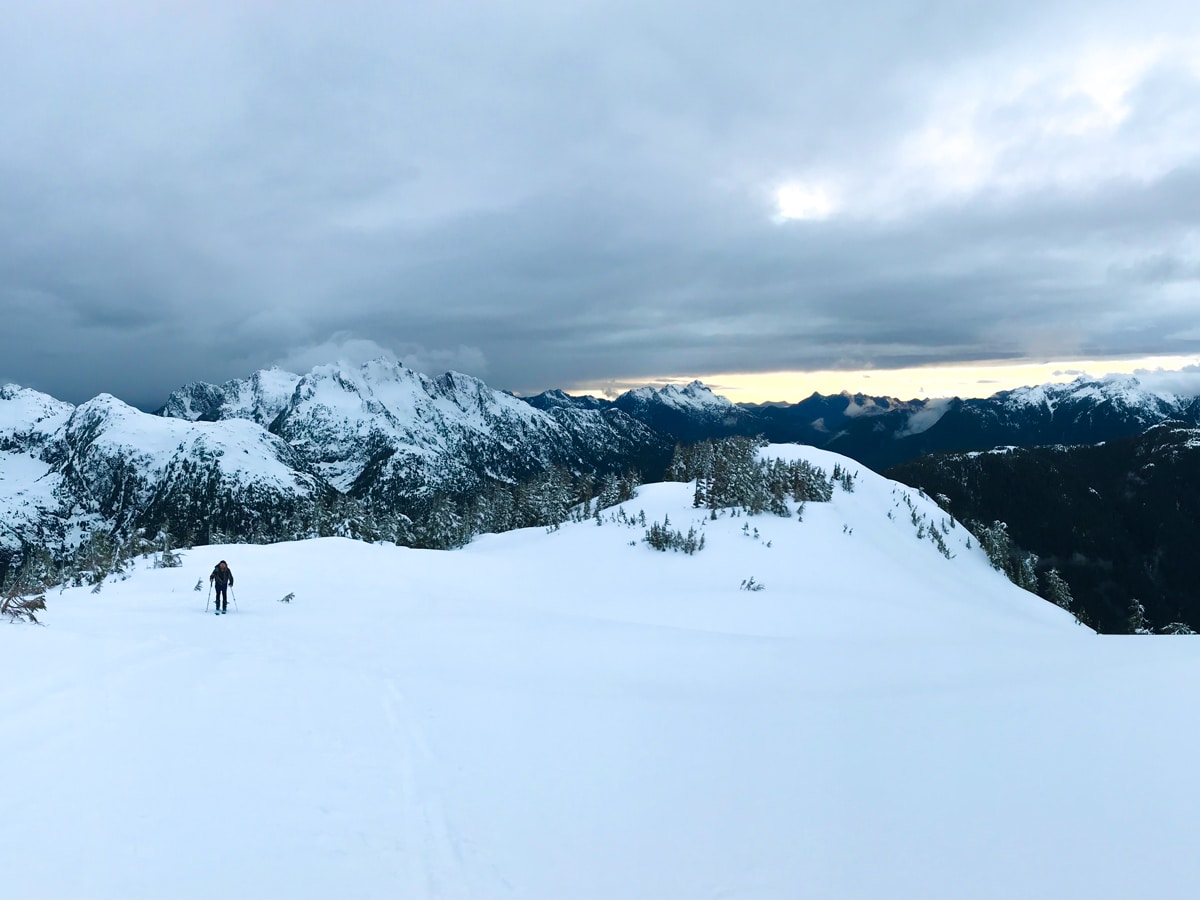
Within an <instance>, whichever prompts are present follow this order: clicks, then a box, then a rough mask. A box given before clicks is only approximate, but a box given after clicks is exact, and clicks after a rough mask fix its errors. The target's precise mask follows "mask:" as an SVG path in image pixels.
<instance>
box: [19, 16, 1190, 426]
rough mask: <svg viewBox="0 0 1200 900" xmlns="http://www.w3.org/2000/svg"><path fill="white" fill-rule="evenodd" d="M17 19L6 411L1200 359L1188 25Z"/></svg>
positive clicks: (1151, 19) (953, 19) (1147, 21)
mask: <svg viewBox="0 0 1200 900" xmlns="http://www.w3.org/2000/svg"><path fill="white" fill-rule="evenodd" d="M0 13H2V14H3V23H4V24H3V27H2V28H0V310H2V326H3V330H2V332H0V333H2V334H3V339H2V340H3V352H2V353H0V380H4V381H15V382H17V383H19V384H24V385H27V386H30V387H35V388H38V389H39V390H44V391H47V392H48V393H51V394H53V395H55V396H57V397H59V398H61V399H64V400H69V401H72V402H80V401H82V400H85V399H87V398H90V397H92V396H94V395H95V394H96V393H98V392H100V391H108V392H111V393H114V394H116V395H117V396H119V397H121V398H123V399H125V400H127V401H129V402H131V403H134V404H137V405H140V406H143V407H153V406H155V405H157V404H159V403H161V402H162V400H163V399H165V396H166V394H167V393H168V392H169V391H170V390H172V389H173V388H175V387H178V386H179V385H181V384H183V383H185V382H188V381H196V380H204V381H213V382H220V381H223V380H225V379H228V378H232V377H243V376H245V375H248V374H249V373H251V372H252V371H254V370H255V369H258V368H262V367H265V366H268V365H271V364H281V365H284V366H285V367H289V368H291V369H293V370H294V371H304V370H307V368H309V367H311V366H312V365H314V364H317V363H320V362H327V361H333V360H335V359H337V358H339V357H345V358H348V359H356V358H359V357H361V356H363V355H375V354H377V353H390V354H394V355H395V356H397V357H398V358H401V359H403V360H405V361H406V362H408V363H410V364H411V365H413V366H414V367H416V368H421V369H423V370H425V371H429V372H431V373H436V372H440V371H444V370H445V369H448V368H452V369H456V370H459V371H464V372H467V373H470V374H473V375H477V376H479V377H481V378H484V379H485V380H486V381H487V382H488V383H489V384H491V385H492V386H493V387H497V388H502V389H510V390H515V391H518V392H534V391H540V390H543V389H546V388H550V387H562V388H571V387H579V386H587V385H605V384H608V385H623V384H627V383H638V382H644V381H647V380H652V379H658V378H663V377H682V378H691V377H701V378H703V377H705V376H706V375H708V374H711V373H737V372H747V373H752V372H770V371H777V370H799V371H809V370H831V369H832V370H843V369H845V370H853V369H862V368H872V369H890V368H899V367H907V366H915V365H924V364H929V363H962V362H971V361H978V360H1026V359H1028V360H1071V359H1107V358H1113V357H1131V356H1147V355H1157V354H1172V355H1175V356H1176V357H1179V356H1183V357H1188V356H1192V357H1193V358H1195V359H1200V227H1198V225H1200V12H1198V11H1197V7H1196V4H1195V3H1194V2H1193V0H1188V2H1183V0H1181V2H1177V3H1171V2H1159V0H1143V2H1139V3H1130V2H1128V0H1121V2H1119V3H1118V2H1112V3H1109V2H1102V0H1101V2H1097V0H1087V2H1079V3H1072V2H1055V0H1050V2H1040V3H1032V2H1020V3H1005V2H996V0H988V2H979V3H974V2H966V0H956V2H953V3H946V2H937V3H935V2H927V3H917V2H906V0H888V2H875V3H869V4H868V3H860V2H844V0H843V2H838V3H828V2H822V3H809V2H797V0H787V2H780V0H775V2H765V0H739V2H737V3H733V2H725V3H714V2H707V0H690V2H679V0H660V2H646V0H636V2H635V0H629V2H623V0H583V2H579V0H565V2H562V3H548V2H545V0H536V2H535V0H508V2H505V3H495V2H486V3H483V2H474V0H465V2H463V0H459V2H424V3H407V2H396V0H390V2H378V3H374V2H359V0H339V2H337V3H333V2H321V3H306V2H295V0H289V2H283V0H278V2H274V0H237V2H224V0H205V2H203V3H197V2H192V0H154V2H150V0H145V2H140V0H139V2H135V0H105V2H64V0H15V2H14V0H0ZM806 393H807V392H806ZM781 399H800V397H798V396H797V397H789V398H781Z"/></svg>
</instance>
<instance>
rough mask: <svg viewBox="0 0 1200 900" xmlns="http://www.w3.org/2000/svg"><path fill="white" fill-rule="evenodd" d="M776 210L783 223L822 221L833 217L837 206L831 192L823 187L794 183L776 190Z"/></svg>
mask: <svg viewBox="0 0 1200 900" xmlns="http://www.w3.org/2000/svg"><path fill="white" fill-rule="evenodd" d="M775 208H776V215H777V217H778V218H779V219H780V220H781V221H787V220H790V219H802V220H815V221H820V220H821V219H828V218H829V217H830V216H831V215H833V213H834V211H835V209H836V204H835V202H834V200H833V197H832V196H831V195H830V193H829V191H828V190H826V189H825V188H824V187H822V186H821V185H819V184H806V183H803V182H798V181H793V182H788V183H787V184H784V185H781V186H780V187H779V188H778V189H776V191H775Z"/></svg>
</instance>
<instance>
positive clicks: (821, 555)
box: [0, 448, 1200, 898]
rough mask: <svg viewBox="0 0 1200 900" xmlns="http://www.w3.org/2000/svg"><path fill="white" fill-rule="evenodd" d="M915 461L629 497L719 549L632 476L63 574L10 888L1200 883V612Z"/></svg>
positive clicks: (183, 891) (561, 891)
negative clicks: (1034, 575) (435, 532)
mask: <svg viewBox="0 0 1200 900" xmlns="http://www.w3.org/2000/svg"><path fill="white" fill-rule="evenodd" d="M777 452H795V453H804V454H805V455H806V456H807V458H809V459H811V460H812V461H813V462H814V463H816V464H818V465H822V466H823V467H825V468H827V469H828V468H830V467H831V466H832V461H834V460H835V459H837V458H835V457H832V456H831V455H828V454H822V453H820V452H819V451H815V450H812V449H811V448H798V449H796V450H788V451H782V450H780V451H777ZM842 463H843V465H845V464H846V462H845V461H844V460H842ZM851 465H853V464H851ZM895 490H896V486H895V485H893V484H892V483H890V482H886V481H884V480H883V479H881V478H878V477H877V476H874V475H873V474H871V473H870V472H868V471H867V470H865V469H864V470H862V471H861V474H860V476H859V478H858V480H857V482H856V489H855V491H854V492H853V493H849V494H848V493H845V492H844V491H842V490H840V489H839V490H838V491H837V492H836V493H835V497H834V501H833V503H830V504H815V503H813V504H809V505H808V506H807V508H806V510H805V515H804V520H803V522H798V521H797V520H796V519H795V518H791V519H782V518H775V517H772V516H756V517H751V518H746V517H737V518H731V517H728V516H726V517H723V518H721V519H718V520H717V521H711V520H709V519H707V518H705V516H706V513H705V512H704V511H698V510H693V509H691V506H690V501H691V487H690V486H687V485H649V486H645V487H643V488H642V489H641V491H640V492H639V495H638V497H637V498H635V499H634V500H633V501H631V502H629V503H627V504H625V511H626V516H627V518H636V517H637V516H638V514H639V512H644V513H645V515H646V518H647V522H650V521H655V520H657V521H661V520H662V517H663V515H664V514H669V515H670V518H671V522H672V525H673V526H674V527H677V528H682V529H683V530H684V531H686V530H687V527H688V525H689V524H690V523H691V522H692V521H695V522H696V523H697V524H698V527H699V523H701V522H703V528H704V533H705V536H706V547H705V549H704V550H702V551H701V552H700V553H698V554H696V555H694V556H685V555H683V554H679V553H665V554H664V553H658V552H655V551H653V550H651V549H650V548H649V547H647V546H646V545H645V544H644V543H641V538H642V535H643V529H642V528H641V527H633V528H630V527H626V526H624V525H621V524H619V523H616V522H613V521H611V520H610V518H611V516H612V512H606V513H605V514H604V516H605V519H606V521H605V522H604V524H602V525H599V526H598V525H596V524H595V523H594V522H591V521H589V522H584V523H580V524H568V525H564V526H563V527H562V528H561V529H560V530H558V531H554V532H549V533H548V532H547V531H546V530H544V529H528V530H525V531H521V532H513V533H509V534H504V535H490V536H484V537H481V538H479V539H477V540H476V541H475V542H473V543H472V544H471V545H470V546H468V547H467V548H464V549H463V550H459V551H453V552H448V553H442V552H428V551H415V550H409V549H404V548H396V547H391V546H372V545H366V544H360V543H354V542H351V541H346V540H340V539H324V540H318V541H307V542H299V543H291V544H277V545H272V546H263V547H252V546H228V547H207V548H197V549H194V550H190V551H187V552H186V553H185V565H184V566H183V567H182V568H179V569H159V570H153V569H147V568H140V569H138V570H137V571H135V572H134V573H133V574H132V576H131V577H129V578H128V579H127V580H125V581H116V582H112V583H109V584H106V585H105V586H104V588H103V590H102V592H101V593H99V594H91V593H90V592H89V591H88V590H87V589H78V590H68V591H66V592H63V593H61V594H58V593H55V594H52V595H50V596H49V597H48V598H47V599H48V602H49V609H48V610H47V613H46V616H45V619H44V621H46V622H47V626H46V627H45V628H33V627H24V626H11V627H10V626H3V627H0V655H2V657H3V659H4V660H5V662H6V663H7V665H6V666H5V671H6V673H7V674H8V675H9V679H8V681H7V684H6V687H7V688H8V690H6V691H5V692H3V694H2V695H0V740H2V741H3V745H4V746H5V747H6V748H9V749H10V751H12V752H10V754H9V757H8V759H9V762H10V765H11V766H12V770H13V772H14V774H15V775H17V776H18V777H10V778H8V779H6V781H5V786H4V788H3V789H0V791H2V796H3V800H2V802H0V810H2V812H0V842H3V845H4V846H6V847H7V848H9V849H10V863H9V864H7V865H6V867H5V874H4V877H3V878H2V879H0V897H4V898H39V897H47V898H49V897H89V898H117V897H121V898H143V897H144V898H151V897H164V896H170V897H181V898H207V897H215V896H221V897H227V898H236V897H256V898H275V897H278V898H306V897H312V898H325V897H484V898H490V897H514V898H560V897H572V898H612V897H622V898H643V897H644V898H685V897H686V898H694V897H761V898H779V897H789V898H790V897H836V898H850V897H886V898H898V897H914V898H916V897H947V898H950V897H954V898H961V897H1017V896H1019V897H1023V898H1025V897H1047V898H1050V897H1064V896H1070V897H1085V896H1086V897H1129V896H1139V897H1184V896H1190V895H1191V894H1192V892H1193V887H1194V884H1195V878H1196V874H1197V873H1196V872H1194V871H1193V869H1194V868H1195V864H1194V863H1193V862H1192V859H1193V855H1192V853H1191V843H1192V841H1191V834H1192V832H1193V830H1194V825H1193V824H1192V821H1193V818H1194V812H1195V809H1196V808H1197V800H1200V797H1198V796H1197V794H1198V791H1197V789H1196V787H1195V786H1194V784H1193V782H1192V781H1191V780H1190V779H1188V778H1187V774H1188V771H1189V769H1188V765H1189V763H1190V762H1191V760H1193V759H1195V758H1196V755H1197V752H1198V751H1200V733H1198V730H1197V729H1196V727H1195V726H1194V725H1192V724H1190V720H1189V719H1188V717H1187V715H1186V712H1180V710H1181V709H1182V710H1186V705H1185V704H1186V699H1185V697H1186V696H1187V695H1188V694H1190V692H1191V686H1192V685H1193V684H1194V683H1195V682H1196V679H1197V676H1198V675H1200V658H1198V653H1197V651H1196V650H1195V649H1194V648H1195V647H1196V646H1197V645H1195V644H1194V643H1193V642H1191V641H1188V640H1186V639H1183V638H1176V639H1167V638H1157V639H1154V638H1146V639H1137V638H1127V639H1120V638H1102V637H1099V636H1096V635H1093V634H1091V633H1090V632H1088V631H1087V630H1086V629H1083V628H1081V627H1079V626H1077V625H1075V623H1074V622H1073V620H1072V619H1071V617H1070V616H1068V615H1066V614H1064V613H1062V611H1060V610H1057V609H1056V608H1055V607H1053V606H1051V605H1050V604H1047V603H1046V602H1045V601H1042V600H1040V599H1038V598H1035V597H1033V596H1032V595H1028V594H1026V593H1024V592H1022V591H1020V590H1018V589H1017V588H1015V587H1014V586H1012V585H1011V584H1009V583H1008V582H1007V581H1005V580H1004V579H1003V578H1002V577H1001V576H1000V575H998V574H997V573H995V572H993V571H992V570H991V569H990V568H989V567H988V566H987V564H986V561H985V560H983V559H982V554H981V552H980V551H978V549H977V548H976V549H975V550H973V551H972V550H967V549H966V547H965V537H966V536H965V532H964V531H963V529H962V528H961V526H959V527H958V528H957V529H955V530H952V532H951V534H952V535H953V536H954V539H955V540H956V541H959V543H955V544H953V546H952V549H953V550H954V553H955V555H954V558H953V559H951V560H947V559H945V558H944V557H943V556H942V555H941V554H940V553H938V551H937V549H936V548H935V547H934V546H933V545H932V544H931V543H930V542H929V541H928V540H924V541H919V540H917V538H916V534H915V531H914V529H913V527H912V525H911V522H910V521H909V520H908V519H907V516H908V510H907V508H906V507H905V508H903V511H904V517H901V516H899V515H897V516H896V517H895V518H893V519H889V518H888V517H887V515H886V513H887V511H888V510H889V509H894V508H895V503H896V502H897V500H896V496H895V493H894V492H895ZM913 502H914V503H917V504H921V503H925V502H927V501H923V500H921V498H919V497H914V498H913ZM922 508H924V507H922ZM930 508H932V507H930ZM746 523H749V525H750V529H751V535H749V536H748V535H746V534H744V533H743V532H742V527H743V525H745V524H746ZM754 528H758V530H759V535H758V537H757V538H755V537H754V536H753V529H754ZM948 540H949V539H948ZM630 541H634V542H636V545H635V546H629V543H630ZM768 541H769V542H770V546H769V547H768V546H767V543H768ZM219 559H226V560H228V561H229V564H230V566H231V568H232V569H233V570H234V573H235V576H236V579H237V581H236V583H235V586H234V592H235V596H236V598H237V601H238V604H239V605H240V609H239V611H237V612H232V611H231V612H230V613H229V614H228V615H227V616H223V617H217V616H213V615H212V614H211V612H210V614H208V615H204V614H203V613H202V609H203V606H204V600H205V597H206V594H205V593H204V592H201V593H196V592H194V591H193V590H192V587H193V585H194V584H195V583H196V581H197V579H198V578H204V579H207V575H208V572H209V571H210V570H211V568H212V566H213V565H214V564H215V563H216V562H217V561H218V560H219ZM751 576H753V577H754V578H755V579H756V580H757V581H760V582H761V583H763V584H765V586H766V588H765V590H763V591H760V592H747V591H743V590H739V584H740V583H741V582H742V581H743V580H744V579H746V578H749V577H751ZM289 592H294V593H295V599H294V600H293V601H292V602H291V603H289V604H284V603H280V602H278V600H279V598H281V597H283V596H284V595H285V594H287V593H289ZM232 606H233V605H232V604H231V609H232ZM18 848H19V852H18Z"/></svg>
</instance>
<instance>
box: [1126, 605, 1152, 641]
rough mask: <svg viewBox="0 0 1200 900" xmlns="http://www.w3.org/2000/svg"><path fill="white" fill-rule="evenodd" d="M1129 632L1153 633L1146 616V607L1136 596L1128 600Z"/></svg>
mask: <svg viewBox="0 0 1200 900" xmlns="http://www.w3.org/2000/svg"><path fill="white" fill-rule="evenodd" d="M1129 633H1130V634H1154V631H1153V630H1152V629H1151V628H1150V620H1149V619H1147V618H1146V607H1144V606H1142V603H1141V601H1140V600H1138V599H1137V598H1136V597H1135V598H1134V599H1132V600H1130V601H1129Z"/></svg>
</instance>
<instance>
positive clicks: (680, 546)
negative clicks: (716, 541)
mask: <svg viewBox="0 0 1200 900" xmlns="http://www.w3.org/2000/svg"><path fill="white" fill-rule="evenodd" d="M643 540H645V542H646V543H647V544H649V545H650V546H651V547H653V548H654V549H655V550H661V551H663V552H664V553H665V552H666V551H668V550H681V551H683V552H684V553H686V554H688V555H689V556H691V555H692V554H693V553H696V552H697V551H700V550H703V549H704V535H702V534H699V533H698V532H697V531H696V526H695V525H692V526H690V527H689V528H688V530H687V534H684V533H683V532H682V531H679V530H677V529H675V528H672V527H671V518H670V516H664V517H663V521H662V522H661V523H659V522H653V523H651V525H650V527H649V528H647V529H646V536H645V538H643Z"/></svg>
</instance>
